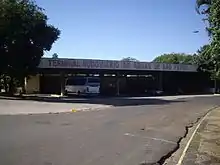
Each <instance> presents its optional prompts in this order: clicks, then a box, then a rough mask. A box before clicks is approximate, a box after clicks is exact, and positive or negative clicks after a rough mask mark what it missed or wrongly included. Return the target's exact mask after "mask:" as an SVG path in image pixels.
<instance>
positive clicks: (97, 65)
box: [39, 58, 197, 72]
mask: <svg viewBox="0 0 220 165" xmlns="http://www.w3.org/2000/svg"><path fill="white" fill-rule="evenodd" d="M39 67H40V68H67V69H71V68H72V69H74V68H75V69H109V70H111V69H112V70H149V71H150V70H152V71H186V72H196V71H197V66H195V65H184V64H167V63H154V62H136V61H113V60H89V59H51V58H43V59H42V60H41V62H40V65H39Z"/></svg>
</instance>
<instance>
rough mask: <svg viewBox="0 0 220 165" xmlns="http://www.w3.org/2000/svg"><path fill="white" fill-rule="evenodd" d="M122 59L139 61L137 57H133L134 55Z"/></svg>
mask: <svg viewBox="0 0 220 165" xmlns="http://www.w3.org/2000/svg"><path fill="white" fill-rule="evenodd" d="M122 61H134V62H137V61H139V60H137V59H136V58H133V57H125V58H123V59H122Z"/></svg>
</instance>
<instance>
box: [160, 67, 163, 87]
mask: <svg viewBox="0 0 220 165" xmlns="http://www.w3.org/2000/svg"><path fill="white" fill-rule="evenodd" d="M159 90H161V91H163V72H162V71H161V72H160V74H159Z"/></svg>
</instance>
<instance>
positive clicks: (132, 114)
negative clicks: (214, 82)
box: [0, 96, 220, 165]
mask: <svg viewBox="0 0 220 165" xmlns="http://www.w3.org/2000/svg"><path fill="white" fill-rule="evenodd" d="M7 102H8V100H1V102H0V111H1V110H3V109H4V111H5V109H7V108H8V107H7V105H8V104H7ZM131 102H132V104H129V101H128V102H127V103H126V104H122V103H121V104H117V105H115V107H111V108H107V109H103V110H101V111H87V112H76V113H59V114H33V115H0V164H2V165H138V164H141V163H145V164H156V163H157V162H158V161H160V160H163V159H164V158H166V156H167V155H169V154H168V153H170V152H172V151H174V150H175V149H177V146H178V144H177V142H178V141H179V139H180V138H181V137H183V136H184V135H185V133H186V129H185V127H186V126H187V125H189V124H190V123H193V122H195V121H196V120H197V118H199V117H201V116H203V115H204V114H205V113H206V112H207V111H208V110H209V109H210V108H213V107H214V106H217V105H218V104H220V97H219V96H213V97H195V98H182V99H175V100H166V101H165V100H163V101H162V100H160V99H150V98H143V99H142V100H136V101H135V100H132V101H131ZM108 103H111V100H108ZM22 104H25V102H23V103H22ZM27 104H28V106H25V108H30V109H31V108H36V107H35V106H38V107H40V108H44V106H42V105H41V104H44V103H43V102H39V103H34V104H31V102H30V101H27ZM38 104H39V105H38ZM67 104H71V103H67ZM40 105H41V106H40ZM56 107H57V104H54V107H52V105H50V108H56ZM10 108H18V105H17V101H14V105H13V101H12V100H10ZM160 162H163V161H160Z"/></svg>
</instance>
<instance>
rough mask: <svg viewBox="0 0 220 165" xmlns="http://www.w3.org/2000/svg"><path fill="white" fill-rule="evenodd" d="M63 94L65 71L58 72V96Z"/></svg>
mask: <svg viewBox="0 0 220 165" xmlns="http://www.w3.org/2000/svg"><path fill="white" fill-rule="evenodd" d="M64 95H65V73H64V72H60V96H64Z"/></svg>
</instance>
